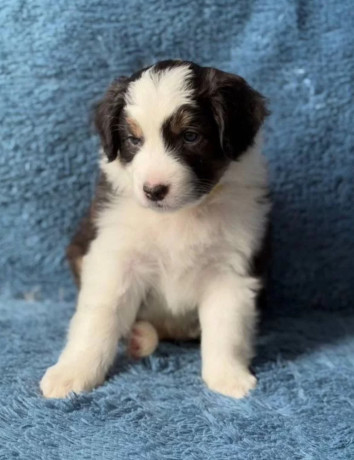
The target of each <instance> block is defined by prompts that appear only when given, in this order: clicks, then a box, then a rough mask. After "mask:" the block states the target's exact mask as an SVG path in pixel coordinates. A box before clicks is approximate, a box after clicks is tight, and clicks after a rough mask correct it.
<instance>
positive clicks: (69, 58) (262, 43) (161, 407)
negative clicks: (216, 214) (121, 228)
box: [0, 0, 354, 460]
mask: <svg viewBox="0 0 354 460" xmlns="http://www.w3.org/2000/svg"><path fill="white" fill-rule="evenodd" d="M353 30H354V8H353V4H352V2H351V1H350V0H342V1H338V0H326V1H321V0H308V1H303V0H297V1H293V2H288V1H287V0H253V1H249V0H239V1H236V0H234V1H232V0H195V1H189V2H187V1H181V0H169V1H168V2H167V1H166V2H165V1H162V0H151V1H147V0H144V1H143V0H129V1H128V0H126V1H124V2H123V1H119V0H75V1H72V0H57V1H55V2H53V1H50V0H2V3H1V8H0V120H1V123H0V182H1V193H0V205H1V214H0V220H1V226H0V253H1V264H0V328H1V329H0V341H1V342H0V349H1V352H0V366H1V369H2V371H1V379H0V401H1V403H0V459H1V460H2V459H10V458H21V459H45V460H49V459H50V460H51V459H65V460H71V459H81V458H85V459H86V458H87V459H88V458H90V459H91V458H102V459H130V458H131V459H140V458H142V459H164V458H166V459H176V460H177V459H185V458H186V459H190V458H191V459H209V458H210V459H223V458H225V459H226V458H227V459H229V458H235V459H236V458H237V459H238V458H239V459H248V458H249V459H263V458H264V459H268V458H269V459H290V458H291V459H292V458H304V459H305V458H306V459H321V460H323V459H327V458H328V459H331V460H333V459H339V458H343V459H344V458H345V459H350V458H354V450H353V449H354V447H353V439H354V433H353V420H354V412H353V399H354V398H353V397H354V394H353V373H354V363H353V359H352V356H353V351H354V341H353V336H354V321H353V317H352V313H351V311H352V310H353V288H354V276H353V259H354V232H353V228H354V212H353V203H354V180H353V174H354V129H353V116H354V106H353V88H354V86H353V82H354V33H353ZM173 57H175V58H176V57H181V58H184V59H191V60H194V61H196V62H198V63H200V64H204V65H212V66H215V67H220V68H222V69H224V70H228V71H231V72H236V73H239V74H241V75H243V76H244V77H245V78H246V79H248V80H249V82H250V83H251V84H252V85H253V86H254V87H256V88H257V89H258V90H259V91H260V92H262V93H263V94H265V95H266V96H267V97H268V98H269V101H270V109H271V111H272V116H271V117H270V118H269V120H268V122H267V126H266V146H265V153H266V155H267V157H268V159H269V163H270V169H271V177H272V189H273V195H274V212H273V227H274V231H273V255H274V257H273V262H272V273H271V278H272V283H271V292H270V303H271V306H272V308H273V310H276V314H275V315H274V317H273V319H269V320H268V322H267V324H266V327H265V328H264V330H263V332H262V335H261V340H260V348H259V357H258V358H257V360H256V361H255V371H256V373H257V375H258V377H259V381H260V384H259V387H258V389H257V390H256V392H255V393H254V394H253V395H252V396H251V397H249V398H248V399H246V400H245V401H241V402H234V401H231V400H229V399H227V398H222V397H220V396H216V395H214V394H212V393H209V392H208V391H207V390H206V389H204V387H203V386H202V384H201V383H200V380H199V361H198V360H199V358H198V350H197V348H195V347H194V346H192V345H191V346H187V347H182V346H179V345H165V346H163V347H162V348H161V349H160V351H159V352H158V353H157V355H156V356H153V357H152V358H150V359H148V360H146V361H143V362H141V363H138V364H134V365H133V364H132V363H129V362H127V361H126V360H125V361H124V360H123V361H120V364H119V362H118V364H117V367H116V368H115V369H114V370H113V371H112V375H113V377H112V378H111V380H110V381H109V382H108V383H107V384H106V385H105V386H104V387H102V388H100V389H98V390H96V391H95V392H93V393H91V394H89V395H84V396H79V397H73V398H72V399H70V400H69V401H64V402H53V401H44V400H42V399H41V397H40V395H39V392H38V386H37V382H38V379H39V378H40V376H41V374H42V373H43V371H44V369H45V367H46V366H47V365H48V364H50V363H52V362H53V360H54V359H55V357H56V356H57V353H58V352H59V349H60V347H61V345H62V341H63V338H64V328H65V325H66V324H67V320H68V318H69V316H70V310H71V308H72V307H73V299H74V289H73V285H72V281H71V278H70V275H69V271H68V269H67V266H66V263H65V260H64V248H65V246H66V244H67V243H68V241H69V239H70V237H71V235H72V234H73V232H74V231H75V228H76V226H77V223H78V220H79V219H80V217H81V216H82V214H83V213H84V211H85V209H86V208H87V206H88V203H89V200H90V196H91V193H92V189H93V184H94V181H95V176H96V158H97V139H96V137H95V136H94V134H93V132H92V129H91V126H90V110H91V107H92V105H93V104H94V103H95V101H97V99H98V98H99V97H100V96H101V94H102V92H103V91H104V89H105V87H106V86H107V85H108V83H109V82H110V81H111V80H112V79H113V78H115V77H116V76H118V75H124V74H126V73H130V72H132V71H133V70H136V69H137V68H140V67H142V66H144V65H148V64H151V63H152V62H154V61H156V60H159V59H164V58H173ZM1 296H2V297H1ZM14 298H17V300H14ZM29 299H36V300H37V302H34V303H32V302H28V300H29ZM60 299H64V300H65V302H64V301H60ZM67 300H69V301H70V302H69V303H66V301H67ZM338 312H340V313H338ZM280 316H281V317H280ZM277 318H278V319H277Z"/></svg>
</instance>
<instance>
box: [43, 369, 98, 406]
mask: <svg viewBox="0 0 354 460" xmlns="http://www.w3.org/2000/svg"><path fill="white" fill-rule="evenodd" d="M103 380H104V376H103V375H99V374H98V373H97V372H96V373H94V372H93V371H92V370H87V369H84V368H82V367H80V365H74V364H67V363H60V362H59V363H57V364H55V365H54V366H52V367H49V368H48V369H47V371H46V373H45V374H44V376H43V378H42V380H41V383H40V388H41V390H42V393H43V396H44V397H46V398H65V397H66V396H68V394H69V393H71V392H75V393H81V392H82V391H89V390H92V388H94V387H96V386H97V385H99V384H101V383H102V382H103Z"/></svg>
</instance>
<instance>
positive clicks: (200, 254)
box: [41, 67, 269, 398]
mask: <svg viewBox="0 0 354 460" xmlns="http://www.w3.org/2000/svg"><path fill="white" fill-rule="evenodd" d="M187 75H188V69H186V68H183V67H178V68H175V69H172V70H171V71H169V72H166V73H165V74H164V75H163V76H160V77H159V79H157V77H155V76H153V75H152V74H151V72H150V73H149V71H147V72H146V73H145V74H143V76H142V78H141V79H140V80H137V81H136V82H135V83H134V84H132V86H131V88H130V91H129V94H128V106H127V112H128V114H129V116H132V117H134V119H135V120H137V121H138V123H139V124H140V126H141V128H142V130H143V132H144V137H145V139H146V141H145V143H144V147H143V148H142V150H141V151H140V152H139V153H138V155H136V157H135V158H134V160H133V161H132V162H131V163H130V164H129V165H128V166H122V165H121V164H120V162H119V161H114V162H111V163H107V162H106V161H104V160H102V162H101V168H102V169H103V171H104V172H105V174H106V176H107V177H108V179H109V181H110V182H111V183H112V184H113V186H114V188H116V189H119V191H120V193H119V197H117V199H116V200H113V201H112V202H111V203H110V205H109V206H107V207H106V209H105V210H104V211H103V212H101V214H100V216H99V220H98V222H97V225H98V237H97V238H96V239H95V240H94V241H93V243H92V244H91V247H90V250H89V253H88V254H87V256H86V257H85V258H84V261H83V269H82V282H81V284H82V288H81V291H80V293H79V298H78V306H77V312H76V313H75V315H74V317H73V319H72V321H71V325H70V330H69V334H68V341H67V344H66V347H65V349H64V351H63V352H62V354H61V356H60V358H59V361H58V363H57V364H56V365H55V366H53V367H51V368H49V369H48V370H47V372H46V374H45V375H44V377H43V379H42V381H41V389H42V392H43V394H44V396H46V397H49V398H54V397H65V396H67V395H68V394H69V393H70V392H72V391H74V392H81V391H84V390H90V389H91V388H93V387H95V386H97V385H99V384H101V383H102V382H103V381H104V378H105V375H106V373H107V371H108V369H109V367H110V366H111V364H112V362H113V360H114V358H115V354H116V351H117V342H118V340H120V339H121V338H123V337H125V336H127V335H129V333H130V331H131V329H132V326H133V324H134V322H135V320H136V318H137V316H138V311H139V308H140V306H141V304H142V303H145V304H147V303H148V304H151V305H153V307H154V309H155V310H156V309H157V310H158V311H161V312H164V311H166V312H169V313H170V314H172V315H175V316H176V318H177V317H179V316H180V315H183V314H186V313H188V312H192V311H198V313H199V319H200V326H201V333H202V334H201V337H202V339H201V353H202V377H203V379H204V381H205V382H206V383H207V385H208V386H209V387H210V388H211V389H212V390H215V391H218V392H220V393H223V394H225V395H229V396H233V397H236V398H239V397H242V396H244V395H246V394H247V393H248V392H249V390H251V389H252V388H253V387H254V386H255V383H256V379H255V377H254V376H253V375H252V374H251V373H250V372H249V370H248V366H249V362H250V359H251V357H252V352H253V349H252V339H253V334H254V329H255V321H256V310H255V291H256V290H257V288H258V281H257V280H256V279H253V278H251V277H250V276H249V275H248V273H249V267H248V266H247V260H250V258H251V256H252V255H253V254H254V252H255V251H256V250H257V249H258V246H259V245H260V242H261V239H262V236H263V233H264V229H265V224H266V216H267V213H268V211H269V206H268V205H267V204H265V203H264V201H263V200H261V198H262V197H263V195H264V188H265V187H266V186H267V174H266V167H265V162H264V160H263V158H262V156H261V154H260V138H259V136H258V138H257V140H256V143H255V144H254V146H253V147H252V148H250V149H249V151H248V152H247V153H245V154H244V155H242V157H241V159H240V161H238V162H234V163H231V165H230V167H229V168H228V170H227V171H226V173H225V174H224V175H223V177H222V179H221V180H220V183H219V184H218V185H217V187H216V188H215V189H214V190H213V191H212V192H211V193H210V194H209V195H207V196H205V197H204V198H203V199H201V200H199V201H198V202H197V203H194V204H191V203H189V198H190V197H189V195H190V194H189V190H188V188H187V184H188V180H187V179H188V171H187V168H185V167H184V166H183V164H182V163H179V162H178V161H177V160H175V159H174V158H173V157H172V156H171V155H169V154H168V153H167V152H166V151H165V149H164V146H163V142H162V139H161V134H160V127H161V124H162V122H163V121H164V120H165V119H166V117H168V116H169V115H170V114H171V113H173V111H175V110H176V108H178V107H179V106H180V105H181V104H183V103H185V102H186V101H188V100H189V89H188V84H186V81H187V79H186V77H187ZM152 108H153V110H152ZM145 182H149V183H161V182H162V183H168V184H169V185H170V192H169V194H168V196H167V197H166V203H165V204H164V209H165V210H174V212H161V211H159V210H156V209H154V204H153V203H148V202H147V200H146V198H145V197H144V194H143V192H142V185H143V184H144V183H145ZM187 203H188V205H186V204H187ZM141 331H142V332H141ZM146 331H148V332H146ZM140 333H141V334H142V335H141V334H140V337H144V340H145V342H144V344H143V342H141V343H140V345H142V344H143V345H142V348H141V349H139V351H138V353H137V355H138V356H144V355H146V354H148V353H150V352H152V351H153V350H154V348H155V347H156V346H157V336H156V334H154V332H152V331H151V328H150V329H149V326H146V324H145V325H143V326H142V327H141V323H140ZM147 336H150V339H151V340H149V339H148V340H146V337H147ZM137 337H138V341H139V334H136V333H135V339H137Z"/></svg>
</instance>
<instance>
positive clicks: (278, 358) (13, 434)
mask: <svg viewBox="0 0 354 460" xmlns="http://www.w3.org/2000/svg"><path fill="white" fill-rule="evenodd" d="M0 308H1V315H0V327H2V328H4V329H6V332H7V333H6V335H5V334H1V335H0V350H1V351H0V356H1V364H2V366H1V367H2V370H1V380H0V399H1V405H0V458H1V459H6V460H9V459H15V458H17V459H26V460H27V459H31V460H32V459H33V460H56V459H60V460H81V459H100V460H112V459H117V460H121V459H132V460H145V459H146V460H148V459H149V460H156V459H168V460H181V459H183V460H184V459H188V460H189V459H195V460H208V459H210V460H211V459H213V460H214V459H218V460H224V459H225V460H226V459H240V460H248V459H257V460H259V459H269V460H277V459H283V460H290V459H308V460H310V459H314V460H315V459H316V460H327V459H328V460H334V459H335V460H339V459H347V460H349V459H352V458H354V432H353V422H354V407H353V406H354V405H353V401H354V385H353V375H354V361H353V356H354V337H353V334H354V319H353V318H350V317H345V316H339V315H338V314H334V313H331V312H320V313H319V312H317V313H312V314H308V315H306V318H304V317H296V316H294V317H288V318H282V319H277V320H268V321H267V324H264V325H263V326H262V331H261V334H260V337H259V347H258V348H259V350H258V358H257V359H256V360H255V362H254V371H255V373H256V375H257V377H258V379H259V385H258V387H257V389H256V390H255V391H254V392H253V393H252V396H250V397H249V398H247V399H245V400H242V401H235V400H232V399H229V398H225V397H222V396H219V395H216V394H214V393H211V392H209V391H208V390H207V389H206V388H205V387H204V385H203V384H202V382H201V379H200V376H199V369H200V360H199V349H198V346H197V345H194V344H190V345H184V346H181V345H178V344H164V345H162V346H161V347H160V349H159V350H158V351H157V352H156V353H155V355H153V356H152V357H151V358H148V359H145V360H143V361H140V362H132V361H129V360H127V359H126V358H124V356H122V355H121V356H119V357H118V359H117V364H116V365H115V366H114V368H113V370H112V372H111V376H110V378H109V380H108V381H107V382H106V383H105V384H104V385H103V386H102V387H100V388H98V389H97V390H95V391H93V392H91V393H89V394H86V395H80V396H73V397H71V398H70V399H68V400H65V401H60V400H44V399H43V398H42V397H41V396H40V394H39V389H38V380H39V378H40V377H41V375H42V373H43V371H44V369H45V368H46V366H48V365H49V364H51V363H53V362H54V360H55V359H56V357H57V355H58V350H59V349H60V347H61V345H62V342H63V339H64V335H65V330H66V326H67V322H68V319H69V317H70V315H71V313H72V309H73V307H72V305H70V304H65V303H61V304H60V303H49V302H39V303H26V302H25V301H14V300H11V301H8V302H6V301H4V302H2V303H1V306H0Z"/></svg>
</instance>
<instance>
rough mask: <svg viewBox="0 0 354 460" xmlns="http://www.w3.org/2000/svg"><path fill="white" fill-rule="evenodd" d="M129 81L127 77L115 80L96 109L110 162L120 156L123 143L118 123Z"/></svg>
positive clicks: (98, 128) (96, 118)
mask: <svg viewBox="0 0 354 460" xmlns="http://www.w3.org/2000/svg"><path fill="white" fill-rule="evenodd" d="M128 81H129V79H128V78H126V77H120V78H118V79H117V80H115V81H114V82H113V83H112V84H111V86H110V87H109V88H108V90H107V92H106V94H105V96H104V98H103V99H102V101H101V102H99V103H98V105H97V107H96V112H95V126H96V129H97V132H98V134H99V135H100V138H101V144H102V147H103V150H104V152H105V154H106V155H107V158H108V161H113V160H115V159H116V158H117V156H118V154H119V150H120V144H121V141H120V136H119V132H118V123H119V118H120V114H121V112H122V110H123V107H124V105H125V100H124V94H125V92H126V89H127V86H128Z"/></svg>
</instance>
